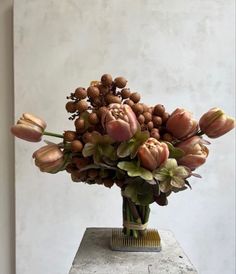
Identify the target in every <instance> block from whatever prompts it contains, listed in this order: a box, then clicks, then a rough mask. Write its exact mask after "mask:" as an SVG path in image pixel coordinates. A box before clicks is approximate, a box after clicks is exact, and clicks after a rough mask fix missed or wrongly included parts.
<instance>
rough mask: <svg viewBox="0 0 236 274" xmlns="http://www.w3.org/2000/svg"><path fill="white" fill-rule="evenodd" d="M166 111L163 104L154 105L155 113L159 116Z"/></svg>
mask: <svg viewBox="0 0 236 274" xmlns="http://www.w3.org/2000/svg"><path fill="white" fill-rule="evenodd" d="M164 112H165V107H164V106H163V105H161V104H158V105H156V106H155V107H154V110H153V114H154V115H157V116H162V115H163V114H164Z"/></svg>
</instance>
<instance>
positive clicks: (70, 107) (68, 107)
mask: <svg viewBox="0 0 236 274" xmlns="http://www.w3.org/2000/svg"><path fill="white" fill-rule="evenodd" d="M66 110H67V111H68V112H70V113H74V112H76V104H75V103H74V102H73V101H70V102H67V103H66Z"/></svg>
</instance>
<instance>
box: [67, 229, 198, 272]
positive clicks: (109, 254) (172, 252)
mask: <svg viewBox="0 0 236 274" xmlns="http://www.w3.org/2000/svg"><path fill="white" fill-rule="evenodd" d="M111 230H112V229H111V228H87V229H86V231H85V234H84V236H83V239H82V242H81V244H80V247H79V249H78V252H77V254H76V256H75V259H74V261H73V265H72V267H71V269H70V272H69V274H93V273H96V274H116V273H117V274H118V273H119V274H144V273H145V274H154V273H155V274H167V273H170V274H185V273H186V274H187V273H189V274H197V270H196V269H195V268H194V266H193V265H192V264H191V262H190V261H189V259H188V257H187V256H186V255H185V253H184V251H183V250H182V248H181V247H180V245H179V244H178V243H177V241H176V239H175V237H174V235H173V233H172V232H170V231H165V230H160V231H159V233H160V236H161V245H162V251H160V252H120V251H112V250H111V249H110V239H111Z"/></svg>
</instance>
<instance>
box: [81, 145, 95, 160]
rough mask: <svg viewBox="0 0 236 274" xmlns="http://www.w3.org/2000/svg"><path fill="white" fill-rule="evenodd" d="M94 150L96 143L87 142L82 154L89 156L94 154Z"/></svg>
mask: <svg viewBox="0 0 236 274" xmlns="http://www.w3.org/2000/svg"><path fill="white" fill-rule="evenodd" d="M94 152H95V145H94V144H92V143H87V144H85V146H84V148H83V151H82V154H83V156H84V157H88V156H91V155H93V154H94Z"/></svg>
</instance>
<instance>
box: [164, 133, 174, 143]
mask: <svg viewBox="0 0 236 274" xmlns="http://www.w3.org/2000/svg"><path fill="white" fill-rule="evenodd" d="M162 139H163V140H164V141H167V142H172V141H173V136H172V135H171V134H170V133H165V134H164V135H163V136H162Z"/></svg>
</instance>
